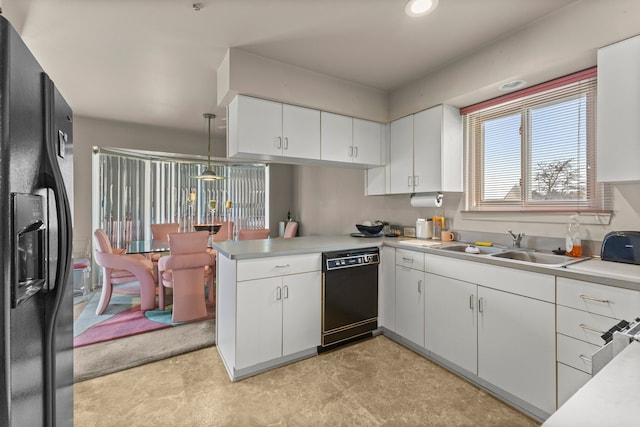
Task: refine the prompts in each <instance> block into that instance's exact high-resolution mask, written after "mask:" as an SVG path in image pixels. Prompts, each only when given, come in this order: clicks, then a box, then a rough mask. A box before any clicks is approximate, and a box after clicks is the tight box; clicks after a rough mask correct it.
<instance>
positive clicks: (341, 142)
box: [320, 111, 354, 163]
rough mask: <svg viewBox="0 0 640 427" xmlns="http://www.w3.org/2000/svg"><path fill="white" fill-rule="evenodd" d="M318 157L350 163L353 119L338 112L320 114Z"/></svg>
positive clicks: (352, 152) (351, 159)
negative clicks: (319, 151)
mask: <svg viewBox="0 0 640 427" xmlns="http://www.w3.org/2000/svg"><path fill="white" fill-rule="evenodd" d="M320 147H321V153H320V158H321V159H322V160H330V161H336V162H348V163H351V162H352V161H353V157H354V151H353V119H352V118H351V117H347V116H342V115H340V114H333V113H326V112H324V111H323V112H322V113H321V114H320Z"/></svg>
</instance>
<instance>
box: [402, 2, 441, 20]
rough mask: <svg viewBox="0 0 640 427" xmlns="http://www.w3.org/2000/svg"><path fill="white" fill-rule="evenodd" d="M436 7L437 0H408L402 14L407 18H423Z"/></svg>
mask: <svg viewBox="0 0 640 427" xmlns="http://www.w3.org/2000/svg"><path fill="white" fill-rule="evenodd" d="M437 6H438V0H409V2H408V3H407V6H405V8H404V12H405V13H406V14H407V15H409V16H424V15H426V14H428V13H431V12H433V9H435V8H436V7H437Z"/></svg>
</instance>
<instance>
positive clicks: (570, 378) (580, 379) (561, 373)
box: [558, 363, 591, 408]
mask: <svg viewBox="0 0 640 427" xmlns="http://www.w3.org/2000/svg"><path fill="white" fill-rule="evenodd" d="M590 379H591V375H589V374H585V373H584V372H582V371H579V370H578V369H574V368H572V367H570V366H566V365H563V364H562V363H558V408H559V407H560V406H562V405H563V404H564V403H565V402H566V401H567V400H569V398H570V397H571V396H573V395H574V394H575V392H576V391H578V390H579V389H580V387H582V386H583V385H585V384H586V383H587V381H589V380H590Z"/></svg>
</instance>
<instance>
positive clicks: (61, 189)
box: [0, 16, 73, 427]
mask: <svg viewBox="0 0 640 427" xmlns="http://www.w3.org/2000/svg"><path fill="white" fill-rule="evenodd" d="M72 141H73V137H72V111H71V109H70V108H69V106H68V105H67V103H66V102H65V100H64V99H63V97H62V96H61V95H60V93H59V92H58V91H57V89H56V88H55V86H54V85H53V82H52V81H51V80H50V79H49V77H48V76H47V74H46V73H45V72H44V70H43V69H42V67H40V65H39V64H38V62H37V61H36V59H35V58H34V57H33V55H32V54H31V52H30V51H29V49H28V48H27V46H26V45H25V44H24V42H23V41H22V40H21V38H20V36H19V35H18V33H17V32H16V31H15V30H14V29H13V27H12V26H11V25H10V24H9V22H8V21H7V20H6V19H5V18H4V17H2V16H0V254H1V257H2V260H1V261H0V274H2V283H3V287H2V293H0V310H1V313H2V320H1V321H0V322H1V323H0V324H1V332H0V335H1V336H0V353H1V354H2V359H3V366H2V369H0V384H1V387H2V388H1V390H0V426H11V427H14V426H15V427H23V426H70V425H73V290H72V287H73V286H72V283H71V280H72V276H73V275H72V273H71V262H72V261H71V253H72V248H71V246H72V241H73V239H72V210H73V209H72V206H73V201H72V194H73V184H72V175H73V155H72V154H73V151H72V145H73V144H72Z"/></svg>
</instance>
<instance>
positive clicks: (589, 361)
mask: <svg viewBox="0 0 640 427" xmlns="http://www.w3.org/2000/svg"><path fill="white" fill-rule="evenodd" d="M578 357H579V358H580V359H582V361H583V362H587V363H591V359H590V358H588V357H587V356H585V355H584V354H581V355H580V356H578Z"/></svg>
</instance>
